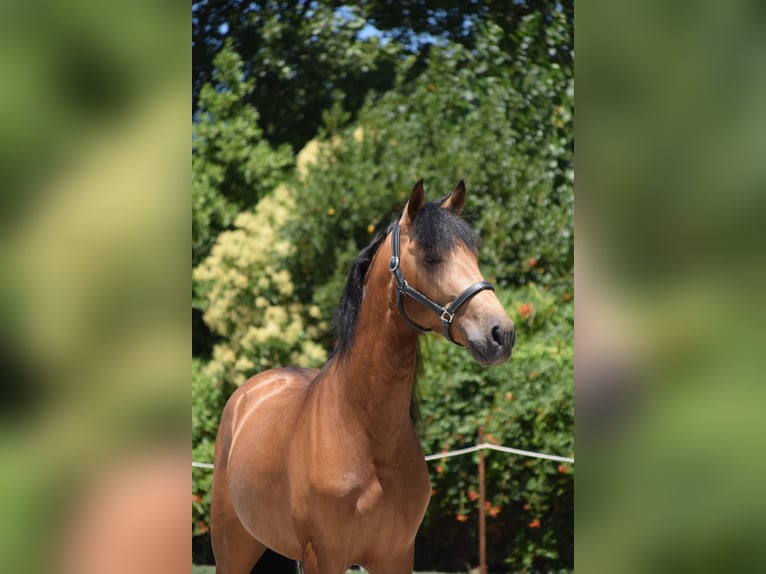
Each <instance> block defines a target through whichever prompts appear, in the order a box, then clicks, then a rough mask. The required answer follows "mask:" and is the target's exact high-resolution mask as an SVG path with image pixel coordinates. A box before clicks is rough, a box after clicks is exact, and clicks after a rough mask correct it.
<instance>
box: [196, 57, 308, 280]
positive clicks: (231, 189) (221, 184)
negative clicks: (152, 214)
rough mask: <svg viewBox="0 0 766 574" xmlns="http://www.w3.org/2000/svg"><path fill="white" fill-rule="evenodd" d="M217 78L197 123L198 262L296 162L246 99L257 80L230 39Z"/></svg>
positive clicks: (205, 91) (204, 95) (205, 93)
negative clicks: (267, 133)
mask: <svg viewBox="0 0 766 574" xmlns="http://www.w3.org/2000/svg"><path fill="white" fill-rule="evenodd" d="M214 65H215V67H214V70H213V77H212V82H211V83H209V84H205V85H204V86H203V87H202V89H201V91H200V105H199V109H198V110H197V114H196V118H195V121H194V122H193V123H192V265H193V266H196V265H197V264H198V263H199V262H200V261H201V260H202V259H203V258H204V257H205V256H206V255H207V254H208V253H209V251H210V247H211V245H212V243H213V242H214V241H215V238H216V236H217V235H218V233H220V231H221V230H223V229H225V228H226V227H228V226H229V225H231V223H232V221H233V219H234V216H235V215H236V214H237V213H238V212H239V211H241V210H242V209H245V208H247V207H251V206H253V205H255V204H256V203H257V202H258V200H259V199H260V198H261V197H263V196H264V195H265V194H266V193H268V192H269V191H271V190H272V189H274V188H275V187H276V186H277V184H278V183H280V182H282V181H284V179H285V178H286V177H287V175H288V173H289V170H290V168H291V167H292V165H293V157H292V153H291V152H290V150H289V148H288V147H286V146H282V147H279V148H276V149H274V148H272V147H271V145H270V144H269V143H268V142H267V141H266V140H265V139H264V137H263V131H262V130H261V129H260V128H259V127H258V119H259V117H260V116H259V113H258V111H257V110H256V109H255V108H254V107H253V106H252V105H250V104H248V103H247V102H246V99H247V97H248V96H249V95H250V94H252V92H253V86H254V82H253V80H250V79H247V78H245V77H244V71H243V63H242V59H241V58H240V57H239V55H238V54H237V53H236V52H235V51H234V50H233V49H232V47H231V46H230V45H229V44H227V45H226V46H225V47H224V48H223V49H222V50H221V51H220V52H219V53H218V54H217V55H216V57H215V61H214Z"/></svg>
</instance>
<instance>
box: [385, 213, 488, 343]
mask: <svg viewBox="0 0 766 574" xmlns="http://www.w3.org/2000/svg"><path fill="white" fill-rule="evenodd" d="M388 269H389V271H391V272H392V273H393V274H394V281H396V304H397V305H398V306H399V312H400V313H401V314H402V317H404V319H405V321H407V323H409V324H410V326H412V327H413V328H415V329H417V330H418V331H420V332H421V333H427V332H428V331H431V329H424V328H423V327H421V326H420V325H418V324H416V323H415V322H413V321H412V319H410V318H409V317H408V316H407V313H406V312H405V311H404V304H403V302H402V295H409V296H410V297H412V298H413V299H415V301H417V302H418V303H420V304H421V305H425V306H426V307H428V308H429V309H431V311H433V312H434V313H436V314H437V315H439V318H440V319H441V320H442V328H443V329H444V337H445V338H446V339H447V340H448V341H449V342H450V343H455V344H456V345H458V346H460V347H462V345H461V344H460V343H458V342H457V341H455V340H454V339H453V338H452V336H451V335H450V331H449V329H450V325H451V324H452V319H453V317H454V316H455V312H456V311H457V310H458V308H460V306H461V305H462V304H463V303H465V302H466V301H468V300H469V299H470V298H471V297H473V296H474V295H476V294H477V293H478V292H479V291H484V290H485V289H491V290H492V291H494V290H495V288H494V287H493V286H492V284H491V283H489V282H487V281H477V282H476V283H473V284H471V285H469V286H468V287H466V288H465V289H464V290H463V292H462V293H461V294H460V295H459V296H458V298H457V299H455V300H454V301H453V302H452V303H451V304H450V305H449V306H448V307H442V306H441V305H439V304H438V303H436V302H435V301H432V300H431V299H429V298H428V297H426V296H425V295H423V293H421V292H420V291H418V290H417V289H415V288H413V287H410V286H409V284H408V283H407V280H406V279H405V278H404V273H402V268H401V267H400V266H399V222H398V221H397V222H395V223H394V228H393V230H392V231H391V260H390V261H389V263H388Z"/></svg>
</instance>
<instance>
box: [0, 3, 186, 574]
mask: <svg viewBox="0 0 766 574" xmlns="http://www.w3.org/2000/svg"><path fill="white" fill-rule="evenodd" d="M188 30H189V14H188V6H186V5H184V6H183V7H181V6H180V5H179V4H178V3H174V4H167V3H161V4H157V3H153V2H152V3H150V2H132V3H119V4H117V3H114V2H106V3H105V2H93V1H87V0H85V1H79V2H67V3H63V2H47V3H44V4H39V3H32V4H30V3H25V2H9V3H5V4H4V5H3V15H2V18H0V73H2V77H3V89H2V90H0V174H1V175H0V197H1V198H2V203H0V214H1V215H2V224H0V230H1V231H0V273H1V275H0V277H1V279H0V342H1V343H2V352H0V362H2V366H3V379H4V380H3V385H2V398H0V461H1V462H0V465H2V467H3V472H2V473H1V474H2V476H1V477H0V491H2V493H3V495H4V499H5V500H6V503H5V504H4V511H3V518H4V519H3V523H2V526H0V564H2V566H1V567H0V568H2V570H3V571H5V572H38V571H51V570H53V571H62V572H64V571H71V569H70V567H71V566H72V563H71V561H74V563H77V562H81V569H80V572H85V571H93V569H92V568H93V564H92V563H91V564H90V566H88V565H87V559H84V560H81V559H83V558H84V556H85V554H88V553H93V552H96V551H97V549H96V546H99V545H98V544H97V543H96V542H95V541H94V542H93V543H92V544H90V545H89V544H88V543H87V541H86V542H83V541H82V536H83V535H84V533H85V532H88V528H87V527H86V526H84V524H86V522H87V521H85V522H84V518H83V516H84V513H87V512H86V509H87V508H89V507H91V508H93V507H94V506H93V505H95V508H97V509H99V511H102V512H107V510H108V509H107V508H106V507H101V506H99V504H98V503H97V502H93V501H92V500H90V496H91V495H94V493H95V492H96V491H97V490H98V489H97V488H95V486H96V485H97V484H100V483H98V480H96V478H97V477H99V476H101V475H102V474H103V475H104V476H105V477H108V476H109V468H111V467H112V466H113V465H116V464H120V462H121V461H123V460H124V459H125V458H126V457H128V456H130V457H134V458H137V459H138V460H139V461H141V462H139V463H138V465H137V466H136V467H135V468H136V472H138V473H139V474H141V473H143V474H144V477H149V476H152V477H153V479H152V481H151V483H150V484H156V485H157V488H160V485H162V484H166V483H167V482H168V481H167V480H165V478H167V479H170V478H171V477H172V476H171V475H173V469H174V467H173V466H172V465H170V466H168V464H167V463H166V462H164V461H167V460H170V461H173V460H174V459H173V458H172V453H176V452H181V453H183V454H182V455H181V458H180V463H181V465H182V467H183V471H184V472H183V474H180V475H178V476H181V477H183V482H181V483H180V485H178V493H177V494H176V496H182V497H183V502H184V504H183V506H182V507H181V508H182V509H183V513H182V514H181V516H180V518H181V522H180V524H181V525H182V526H181V528H183V530H182V532H184V534H186V527H187V524H188V488H189V482H190V479H189V478H188V477H189V471H188V456H187V455H186V448H185V447H186V443H187V440H188V439H187V438H186V432H187V431H186V427H187V426H188V407H189V402H188V344H189V333H188V319H187V310H188V304H189V301H188V299H185V298H182V297H181V296H180V294H181V293H188V284H189V280H188V263H189V256H188V214H189V201H188V186H189V175H188V174H189V171H188V167H189V164H188V157H189V156H188V149H189V148H188V145H189V142H188V135H189V131H188V113H189V112H188V110H189V98H188V78H189V71H190V69H191V62H190V57H189V49H188ZM168 445H170V448H171V450H170V451H168V450H167V449H168ZM173 445H177V446H173ZM150 452H154V453H162V456H160V455H159V454H158V455H157V456H150ZM169 453H170V454H169ZM134 478H135V477H134ZM108 480H109V479H107V478H105V481H106V482H105V484H106V483H107V482H108ZM94 481H95V482H94ZM118 482H119V481H118ZM131 484H132V485H134V486H135V487H136V488H143V487H141V486H140V485H141V484H142V481H141V480H139V479H138V478H136V480H134V481H133V482H131ZM125 486H126V487H127V489H126V490H123V491H122V492H123V493H124V494H125V495H126V497H125V498H126V499H128V498H129V496H128V494H129V491H130V488H131V486H130V485H125ZM162 488H165V487H162ZM149 490H151V488H150V489H149ZM142 492H144V494H145V496H146V500H147V501H151V500H152V498H151V496H152V495H151V493H149V492H148V491H147V490H146V489H144V490H143V491H142ZM134 494H135V493H134ZM155 494H156V493H155ZM166 494H167V495H170V494H172V492H167V493H166ZM94 496H95V495H94ZM171 498H172V497H170V496H168V497H166V500H168V501H170V500H171ZM89 500H90V502H89ZM160 500H162V497H160ZM150 506H151V505H150ZM154 506H155V508H158V509H159V508H167V509H168V511H169V512H170V509H171V506H172V505H171V504H170V502H168V504H167V505H165V506H163V504H157V505H154ZM115 512H117V511H116V510H115ZM146 512H147V509H145V508H139V507H138V506H136V507H135V508H134V509H133V510H131V511H130V513H129V517H128V516H125V515H124V514H123V515H122V516H123V518H122V519H119V520H123V519H124V524H125V525H127V524H128V523H129V522H130V517H132V518H133V519H134V520H135V521H138V519H139V517H141V516H144V514H145V513H146ZM106 515H107V516H109V515H108V513H107V514H106ZM116 516H117V514H115V515H112V519H114V520H116V521H117V520H118V519H117V518H116ZM167 516H168V518H170V517H172V513H169V514H167ZM145 520H146V522H147V523H152V522H156V521H155V520H154V519H153V518H150V517H149V516H146V517H145ZM102 526H106V525H103V524H102ZM163 528H166V526H165V527H163ZM104 530H106V529H104ZM149 530H151V529H149ZM132 535H138V533H137V532H135V531H134V532H131V533H130V534H129V535H128V536H126V537H124V540H123V542H124V543H125V544H126V545H129V544H130V543H131V536H132ZM62 536H67V537H70V538H71V540H72V541H73V542H72V543H71V544H68V545H66V546H68V548H69V549H70V550H71V549H72V548H75V549H76V550H74V553H75V554H76V553H77V552H78V550H77V549H79V550H81V551H82V554H81V555H80V556H79V557H73V558H71V560H70V562H69V563H68V562H67V559H63V558H62V547H61V545H60V544H61V537H62ZM187 538H188V535H187V536H184V544H186V540H185V539H187ZM78 539H79V540H80V544H81V545H80V546H78V543H77V540H78ZM166 543H167V544H166V547H165V550H167V551H168V556H170V555H172V553H173V551H176V550H177V551H179V552H180V554H179V556H182V557H183V559H184V562H182V563H181V564H182V565H183V566H184V571H186V568H187V566H186V564H187V563H188V553H189V547H188V545H185V546H184V547H182V548H180V549H176V548H174V547H175V546H176V543H175V540H174V539H173V537H172V536H171V537H170V538H168V539H167V540H166ZM100 551H103V552H105V553H106V552H108V549H107V548H106V547H104V545H101V548H100ZM148 551H149V552H150V553H151V552H152V550H151V549H148ZM137 556H138V555H137V554H136V555H135V556H130V555H129V556H128V559H127V562H125V563H124V564H121V565H119V566H115V567H114V568H113V567H112V566H110V565H108V564H109V563H108V562H106V563H102V565H101V566H102V568H105V569H104V570H102V571H110V572H118V571H120V572H122V571H124V570H123V568H130V566H131V564H134V562H133V561H134V560H135V559H137ZM161 564H162V567H163V568H164V569H165V570H164V571H168V570H167V568H169V567H170V566H169V565H168V564H169V563H168V561H167V560H166V561H164V562H163V561H159V562H157V563H156V565H155V567H154V568H155V570H154V571H159V570H157V568H159V567H160V565H161ZM148 571H152V568H149V569H148ZM171 571H174V570H171ZM143 572H147V570H146V569H144V570H143Z"/></svg>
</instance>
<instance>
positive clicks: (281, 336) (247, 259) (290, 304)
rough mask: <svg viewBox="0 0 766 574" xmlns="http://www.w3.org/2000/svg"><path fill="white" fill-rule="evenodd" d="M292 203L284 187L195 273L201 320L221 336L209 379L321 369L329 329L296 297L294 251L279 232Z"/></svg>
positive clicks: (237, 380)
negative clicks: (322, 337) (290, 265)
mask: <svg viewBox="0 0 766 574" xmlns="http://www.w3.org/2000/svg"><path fill="white" fill-rule="evenodd" d="M294 207H295V202H294V200H293V198H292V196H291V193H290V191H289V189H288V188H287V187H285V186H280V187H278V188H277V189H276V190H274V192H273V193H272V194H271V195H269V196H266V197H264V198H263V199H262V200H261V201H260V202H258V205H257V206H256V208H255V210H254V211H252V212H250V211H244V212H242V213H240V214H239V215H237V218H236V220H235V221H234V227H235V229H234V230H232V231H224V232H223V233H221V234H220V235H219V236H218V239H217V241H216V243H215V245H214V246H213V249H212V250H211V252H210V255H209V256H208V257H207V258H206V259H205V260H204V261H203V262H202V263H201V264H200V265H199V266H198V267H197V268H196V269H195V270H194V278H195V279H196V280H197V282H198V284H199V290H200V292H201V293H202V295H203V297H204V299H205V301H206V305H205V310H204V315H203V318H204V320H205V323H207V325H208V326H209V327H210V329H211V330H212V331H213V332H214V333H216V334H217V335H219V336H220V337H221V340H220V341H219V342H218V343H216V344H215V345H214V347H213V356H212V359H211V360H210V362H209V363H208V364H207V366H206V367H205V372H206V374H208V375H210V376H212V377H213V378H214V379H215V380H218V381H227V382H229V383H232V384H234V385H240V384H242V383H243V382H244V381H245V380H246V379H247V378H249V377H250V376H252V375H254V374H255V373H257V372H259V371H262V370H265V369H268V368H271V367H277V366H285V365H302V366H319V365H321V364H322V363H323V362H324V361H325V359H326V357H327V355H326V351H325V350H324V349H323V348H322V347H321V346H319V345H318V344H317V343H316V342H315V341H316V340H317V339H318V338H319V334H320V332H323V331H326V329H327V322H326V321H322V320H320V315H319V309H318V308H317V307H316V306H313V305H309V306H306V305H304V304H303V303H301V302H300V301H299V300H298V298H297V296H296V295H295V289H294V286H293V280H292V277H291V275H290V272H289V271H288V270H287V269H286V268H285V267H284V261H285V259H286V258H288V257H289V256H290V255H291V254H292V252H293V249H294V248H293V246H292V245H291V243H290V242H289V241H287V240H286V239H285V238H284V237H283V235H282V228H283V227H284V225H285V224H286V222H287V220H288V219H289V217H290V214H291V212H292V210H293V209H294Z"/></svg>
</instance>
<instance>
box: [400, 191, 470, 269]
mask: <svg viewBox="0 0 766 574" xmlns="http://www.w3.org/2000/svg"><path fill="white" fill-rule="evenodd" d="M442 201H444V199H437V200H436V201H431V202H429V203H426V204H425V205H424V206H423V209H421V210H420V212H419V213H418V216H417V217H416V218H415V223H414V225H413V226H412V232H411V233H412V237H413V239H414V240H415V241H416V242H417V244H418V245H419V246H420V247H421V249H423V251H424V252H425V253H432V254H435V255H439V256H444V255H447V254H448V253H449V252H450V251H452V250H453V249H454V248H455V247H456V246H457V245H459V244H461V243H462V244H463V245H465V246H466V247H468V249H470V250H471V251H472V252H473V253H474V254H477V253H478V252H479V247H480V246H481V239H479V236H478V235H477V234H476V232H475V231H474V230H473V229H471V226H470V225H468V224H467V223H466V222H465V221H464V220H462V219H461V218H460V217H458V216H457V215H455V214H454V213H452V212H451V211H449V210H447V209H443V208H442V207H441V203H442Z"/></svg>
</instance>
